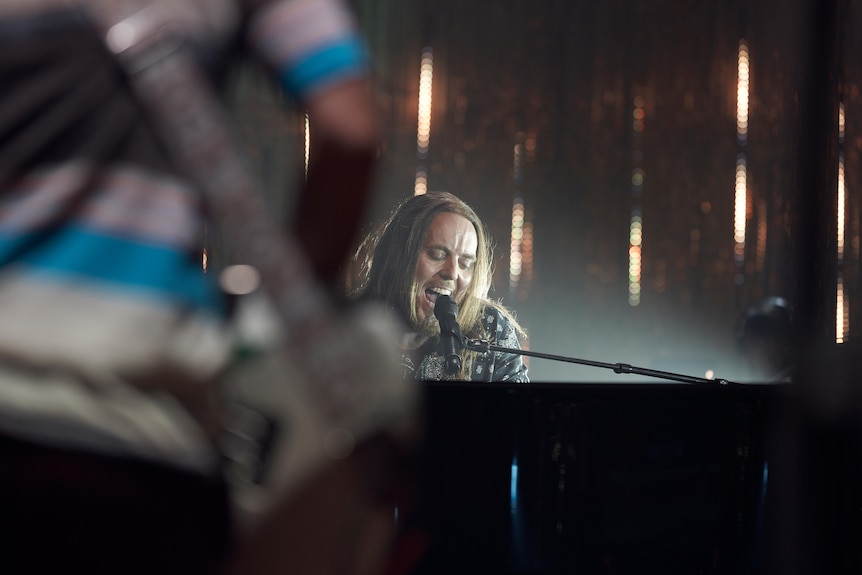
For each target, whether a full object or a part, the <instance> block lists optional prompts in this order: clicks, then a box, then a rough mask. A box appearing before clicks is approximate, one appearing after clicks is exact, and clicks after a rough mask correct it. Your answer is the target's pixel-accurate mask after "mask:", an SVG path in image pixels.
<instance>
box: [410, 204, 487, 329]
mask: <svg viewBox="0 0 862 575" xmlns="http://www.w3.org/2000/svg"><path fill="white" fill-rule="evenodd" d="M478 245H479V240H478V238H477V237H476V229H475V228H474V227H473V224H471V223H470V220H468V219H467V218H465V217H464V216H461V215H458V214H453V213H450V212H442V213H439V214H437V216H436V217H435V218H434V220H433V221H432V222H431V225H430V226H429V227H428V231H427V233H426V234H425V243H424V244H423V245H422V250H421V251H420V253H419V261H418V262H417V265H416V275H415V276H414V278H413V285H414V286H415V289H416V317H417V318H418V320H419V323H420V324H422V323H425V320H427V319H428V318H430V317H433V315H434V302H436V301H437V296H438V295H448V296H450V297H451V298H452V299H453V300H455V302H456V303H458V304H460V303H461V301H462V300H463V299H464V292H466V291H467V288H468V287H469V286H470V282H471V281H472V280H473V268H474V267H475V265H476V249H477V247H478Z"/></svg>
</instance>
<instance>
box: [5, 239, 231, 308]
mask: <svg viewBox="0 0 862 575" xmlns="http://www.w3.org/2000/svg"><path fill="white" fill-rule="evenodd" d="M24 239H25V238H22V237H20V236H18V237H14V238H10V237H2V236H0V259H5V258H2V257H1V256H3V255H5V254H7V253H8V250H9V248H13V249H14V246H16V245H20V242H21V241H22V240H24ZM15 262H16V263H18V264H22V265H24V266H26V267H27V268H28V269H29V272H28V273H30V274H34V273H35V274H47V275H50V276H52V277H53V278H54V279H55V280H57V279H62V278H63V277H67V278H68V279H70V280H72V281H75V280H76V279H81V280H86V281H95V282H99V283H102V284H103V285H105V287H113V288H114V289H118V290H119V291H127V292H128V293H129V294H130V295H132V294H134V293H138V294H140V295H141V296H143V297H152V298H155V299H163V300H166V301H174V302H177V303H184V304H186V305H191V306H194V307H197V308H201V309H204V310H207V311H209V312H213V313H217V314H221V313H223V310H224V305H223V302H222V301H221V298H220V297H219V294H218V291H217V289H215V286H214V285H213V282H212V281H211V279H210V278H209V277H207V276H206V275H205V274H204V273H203V270H202V269H201V267H200V263H199V262H197V261H195V260H194V259H193V256H192V254H189V253H186V252H182V251H178V250H175V249H171V248H168V247H165V246H159V245H155V244H144V243H140V242H135V241H131V240H129V239H126V238H121V237H117V236H110V235H106V234H101V233H97V232H93V231H92V230H87V229H83V228H80V227H66V228H64V229H63V230H61V231H59V232H57V233H56V234H53V235H52V236H51V237H50V239H49V240H47V241H43V242H40V243H38V244H37V245H36V246H35V247H34V248H33V249H31V250H29V251H27V252H26V253H24V254H22V256H21V257H20V258H18V259H16V260H15Z"/></svg>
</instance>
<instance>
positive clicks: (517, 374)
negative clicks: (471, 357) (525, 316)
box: [491, 313, 530, 383]
mask: <svg viewBox="0 0 862 575" xmlns="http://www.w3.org/2000/svg"><path fill="white" fill-rule="evenodd" d="M492 342H493V343H494V344H495V345H499V346H500V347H507V348H509V349H521V344H520V342H519V340H518V332H517V331H516V330H515V326H513V325H512V324H511V323H510V322H509V321H508V320H507V319H506V316H504V315H503V314H499V313H498V317H497V333H496V334H495V335H494V336H493V337H492ZM494 355H495V358H494V373H493V375H492V376H491V381H499V382H508V383H529V381H530V379H529V378H528V377H527V366H526V365H525V364H524V360H523V357H522V356H521V354H518V353H508V352H494Z"/></svg>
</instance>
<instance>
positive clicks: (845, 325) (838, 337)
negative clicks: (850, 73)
mask: <svg viewBox="0 0 862 575" xmlns="http://www.w3.org/2000/svg"><path fill="white" fill-rule="evenodd" d="M845 202H846V189H845V179H844V103H843V102H841V103H839V104H838V213H837V214H836V221H837V226H836V227H837V234H838V237H837V238H836V245H837V251H838V253H837V256H838V278H837V279H838V282H837V290H836V294H835V342H836V343H844V338H845V337H846V336H847V334H848V333H849V332H850V305H849V302H848V301H847V299H846V296H845V293H844V243H845V240H846V228H845V225H846V222H845V214H846V203H845Z"/></svg>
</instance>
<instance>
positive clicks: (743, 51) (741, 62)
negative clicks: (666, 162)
mask: <svg viewBox="0 0 862 575" xmlns="http://www.w3.org/2000/svg"><path fill="white" fill-rule="evenodd" d="M750 79H751V70H750V61H749V53H748V42H747V41H746V40H745V39H742V40H740V41H739V52H738V56H737V83H736V141H737V144H738V145H739V148H740V151H739V153H738V154H737V156H736V178H735V185H734V201H733V242H734V248H733V256H734V260H735V262H736V265H737V267H738V272H737V275H736V283H737V285H741V284H742V283H743V281H744V278H745V276H744V274H743V270H744V265H745V224H746V221H745V220H746V216H747V209H746V205H747V194H748V161H747V158H746V154H745V145H746V144H747V143H748V103H749V88H750Z"/></svg>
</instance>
